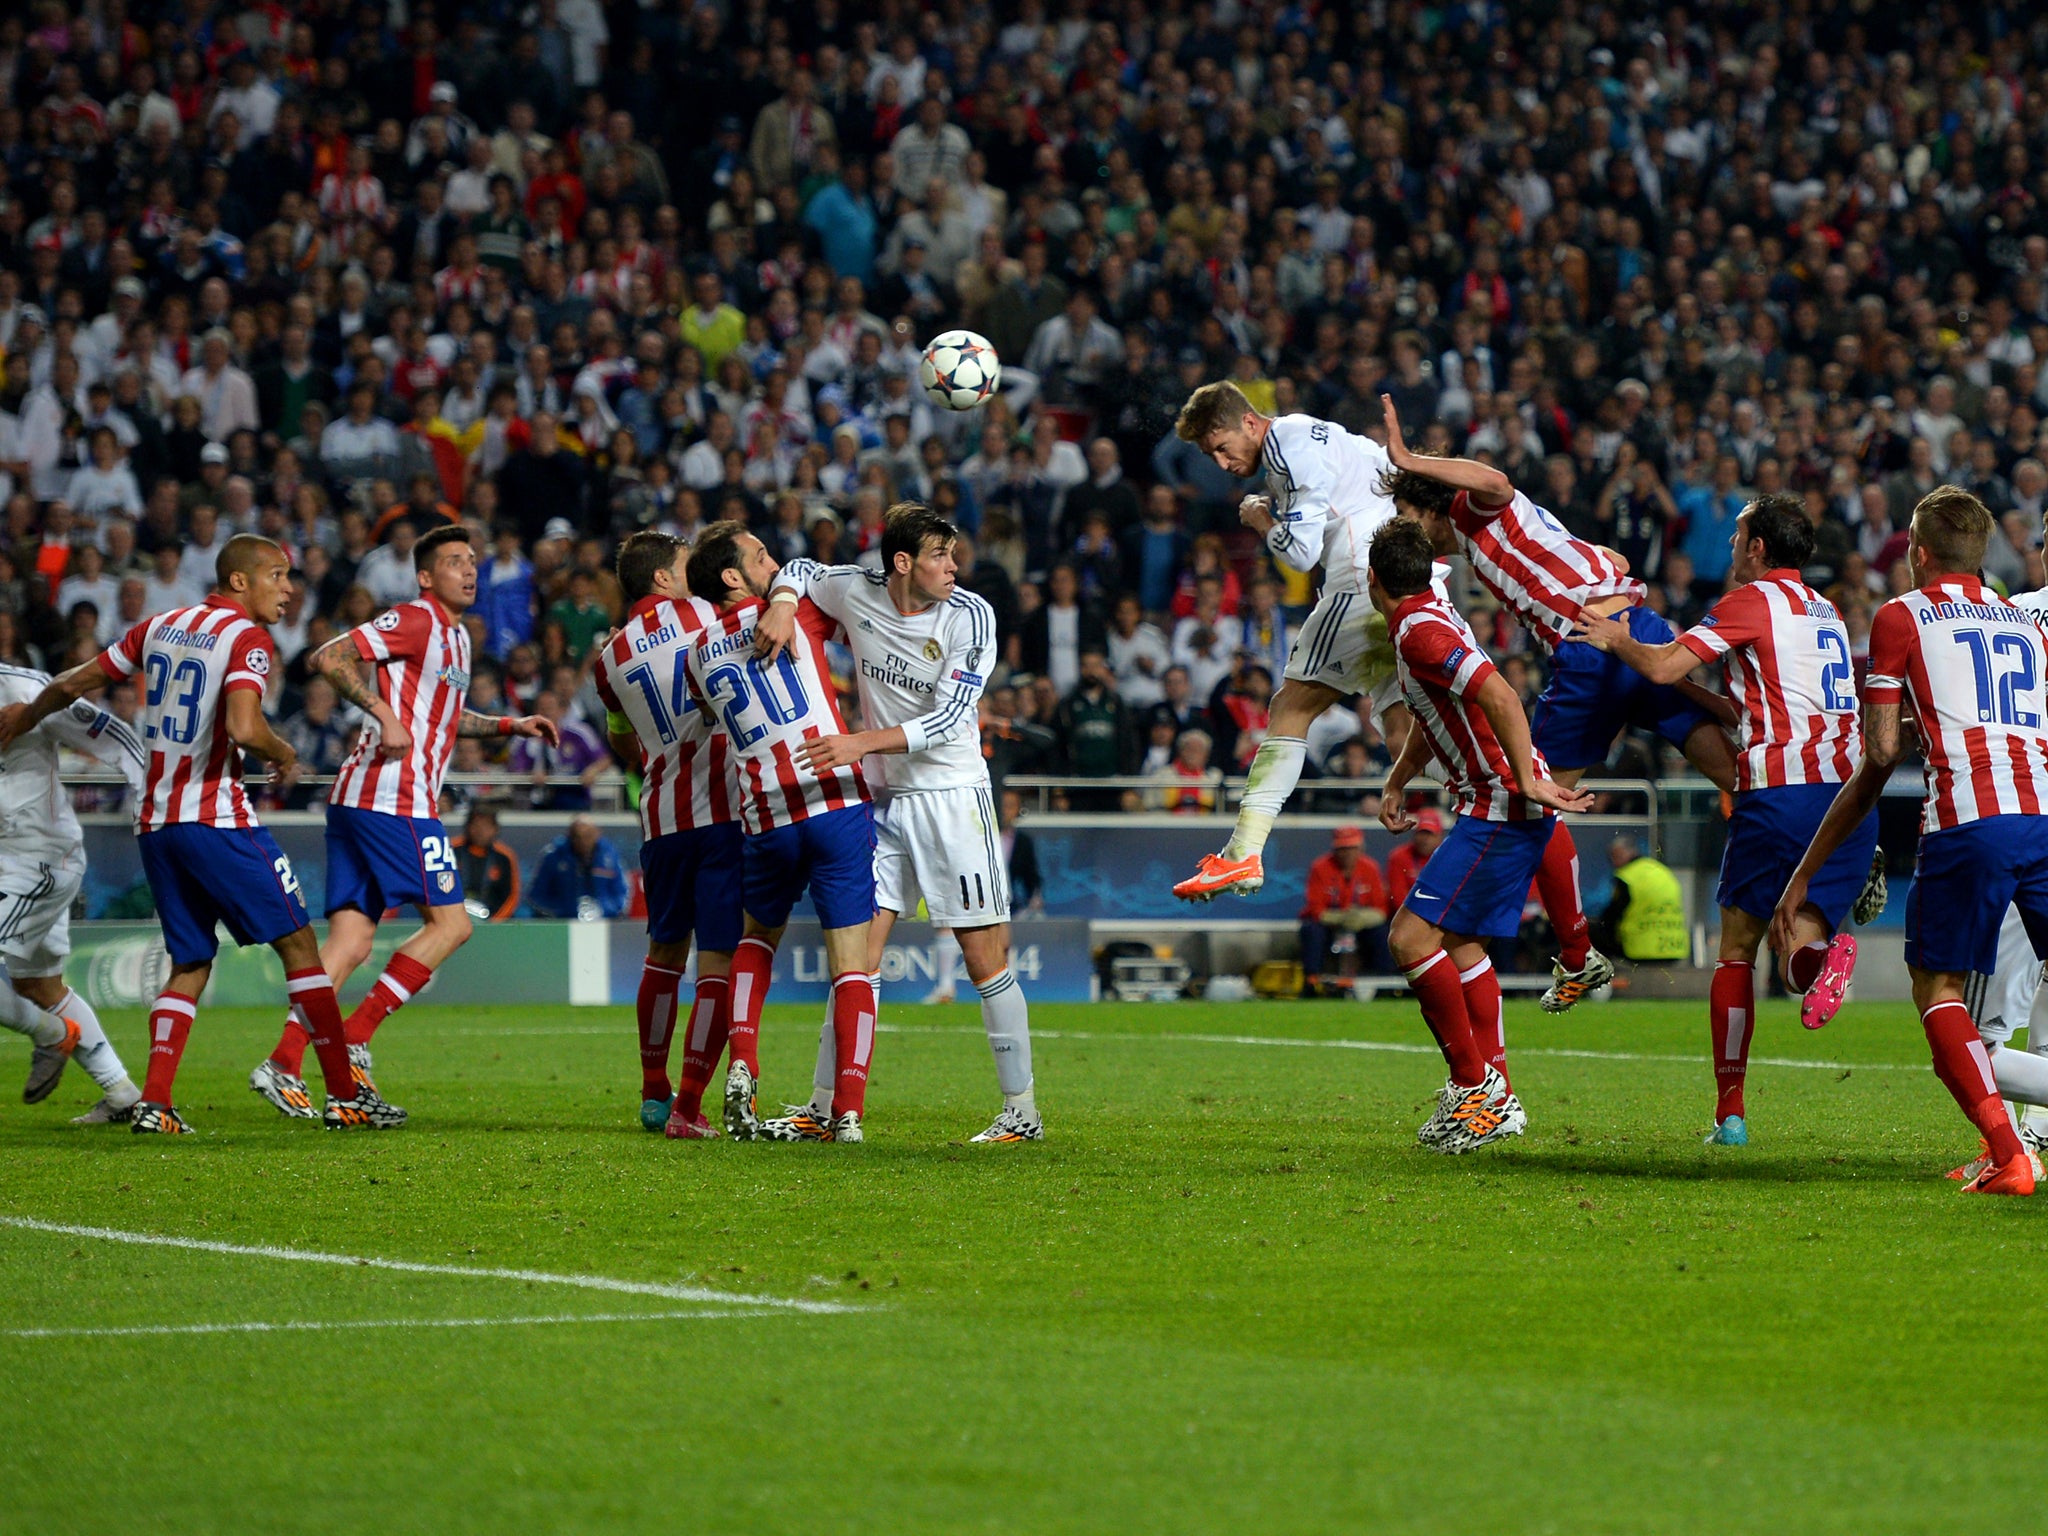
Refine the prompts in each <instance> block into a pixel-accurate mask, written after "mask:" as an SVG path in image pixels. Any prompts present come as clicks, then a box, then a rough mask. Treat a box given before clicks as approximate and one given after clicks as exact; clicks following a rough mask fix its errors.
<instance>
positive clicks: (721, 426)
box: [676, 411, 733, 491]
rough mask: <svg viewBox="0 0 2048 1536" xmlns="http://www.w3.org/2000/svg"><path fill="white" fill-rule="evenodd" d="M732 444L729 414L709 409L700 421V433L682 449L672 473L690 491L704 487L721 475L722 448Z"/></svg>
mask: <svg viewBox="0 0 2048 1536" xmlns="http://www.w3.org/2000/svg"><path fill="white" fill-rule="evenodd" d="M732 446H733V424H732V417H730V416H728V415H727V414H726V413H725V412H724V411H713V412H712V413H711V417H710V419H709V420H708V421H706V422H705V423H704V436H703V438H702V439H701V440H700V441H698V442H694V443H692V444H690V446H689V447H687V448H685V449H684V450H683V453H682V460H681V462H680V463H678V464H677V466H676V473H677V474H678V475H679V476H680V477H681V479H682V482H683V484H685V485H687V486H688V487H689V488H690V489H691V490H693V491H708V490H710V489H712V488H713V487H714V486H716V485H718V484H720V483H721V482H723V481H724V479H725V455H726V450H727V449H729V448H731V447H732Z"/></svg>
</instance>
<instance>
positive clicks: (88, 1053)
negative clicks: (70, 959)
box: [23, 976, 142, 1125]
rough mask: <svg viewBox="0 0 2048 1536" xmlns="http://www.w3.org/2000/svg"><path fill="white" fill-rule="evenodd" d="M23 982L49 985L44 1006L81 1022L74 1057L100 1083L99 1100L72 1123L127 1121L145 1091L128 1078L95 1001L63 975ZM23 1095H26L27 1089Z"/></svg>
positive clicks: (111, 1123)
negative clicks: (65, 983)
mask: <svg viewBox="0 0 2048 1536" xmlns="http://www.w3.org/2000/svg"><path fill="white" fill-rule="evenodd" d="M24 985H25V986H27V987H29V988H31V989H35V988H39V987H47V988H48V994H46V997H47V1000H46V1002H45V1006H47V1007H48V1008H49V1010H50V1012H52V1013H54V1014H56V1015H57V1016H58V1017H59V1018H64V1019H69V1020H71V1021H72V1022H73V1023H75V1024H77V1025H78V1048H77V1050H76V1051H75V1052H73V1054H72V1059H73V1060H75V1061H76V1062H77V1063H78V1065H79V1066H81V1067H83V1068H84V1069H85V1073H86V1075H87V1076H88V1077H90V1078H91V1079H92V1080H93V1082H95V1083H96V1084H98V1085H99V1089H100V1099H99V1102H98V1103H96V1104H94V1105H93V1107H92V1108H91V1109H89V1110H87V1111H86V1112H85V1113H84V1114H82V1115H79V1116H76V1117H75V1118H74V1119H73V1120H72V1122H71V1123H72V1124H73V1125H113V1124H117V1123H120V1122H122V1121H125V1120H127V1118H128V1114H129V1111H131V1110H132V1109H134V1107H135V1105H136V1103H137V1102H138V1101H139V1100H140V1099H141V1098H142V1090H141V1089H140V1088H138V1087H136V1086H135V1084H134V1083H133V1082H131V1081H130V1080H129V1077H128V1068H127V1067H126V1066H124V1065H123V1064H122V1061H121V1055H120V1053H119V1052H118V1051H116V1050H115V1049H114V1043H113V1042H112V1041H111V1040H109V1039H108V1038H107V1032H106V1029H105V1028H104V1027H103V1026H102V1025H101V1023H100V1019H99V1015H98V1014H97V1013H95V1012H94V1011H93V1007H92V1004H90V1003H88V1002H87V1001H86V1000H85V999H84V998H82V997H80V996H79V995H78V994H77V993H76V992H74V991H73V990H72V989H71V988H69V987H67V986H65V985H64V981H63V978H62V977H58V976H53V977H47V978H30V979H25V981H24ZM43 1054H44V1053H43V1052H42V1051H41V1050H40V1049H39V1050H38V1051H37V1052H36V1055H37V1056H38V1057H40V1056H42V1055H43ZM60 1059H61V1058H60ZM60 1070H61V1069H60ZM52 1086H55V1084H54V1081H53V1083H52ZM46 1091H47V1090H46ZM23 1097H24V1098H26V1097H27V1094H26V1092H24V1094H23Z"/></svg>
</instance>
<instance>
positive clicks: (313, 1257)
mask: <svg viewBox="0 0 2048 1536" xmlns="http://www.w3.org/2000/svg"><path fill="white" fill-rule="evenodd" d="M0 1226H5V1227H16V1228H19V1229H20V1230H22V1231H24V1232H51V1233H56V1234H58V1235H59V1236H63V1237H90V1238H97V1239H98V1240H100V1241H101V1242H108V1243H134V1244H137V1245H139V1246H142V1247H145V1248H182V1249H185V1250H186V1251H188V1252H191V1253H219V1254H226V1255H228V1256H229V1257H232V1258H238V1259H284V1260H289V1261H291V1262H294V1263H299V1264H341V1265H347V1266H351V1267H354V1268H358V1269H386V1270H395V1271H397V1272H398V1273H400V1274H407V1275H454V1276H457V1277H458V1278H461V1279H464V1280H521V1281H524V1282H526V1283H527V1284H529V1285H567V1286H574V1287H575V1288H577V1289H578V1290H585V1291H610V1292H612V1293H614V1294H616V1295H621V1296H660V1297H662V1298H664V1299H665V1300H668V1301H702V1302H709V1303H712V1304H714V1305H718V1306H728V1307H762V1308H771V1309H774V1310H776V1311H783V1312H808V1313H827V1312H859V1311H863V1310H865V1309H864V1308H861V1307H853V1306H847V1305H845V1304H844V1303H842V1302H836V1301H803V1300H798V1299H796V1298H794V1297H786V1296H748V1295H741V1294H737V1293H735V1292H732V1291H717V1290H713V1289H711V1288H710V1287H709V1286H702V1285H664V1284H662V1283H661V1282H659V1281H653V1280H614V1279H612V1278H610V1277H609V1276H607V1275H555V1274H549V1273H547V1272H546V1271H545V1270H538V1269H477V1268H471V1267H468V1266H465V1265H461V1264H418V1263H414V1262H412V1261H411V1260H408V1259H377V1258H360V1257H357V1256H356V1255H353V1254H346V1253H321V1252H318V1251H317V1250H314V1249H310V1248H270V1247H255V1246H250V1245H246V1244H242V1243H216V1242H208V1241H205V1240H203V1239H200V1238H196V1237H164V1236H161V1235H159V1234H157V1233H154V1232H121V1231H117V1230H116V1229H114V1228H112V1227H78V1226H72V1225H69V1224H68V1223H65V1222H57V1221H38V1220H36V1219H35V1218H34V1217H32V1216H0Z"/></svg>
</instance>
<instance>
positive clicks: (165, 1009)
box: [142, 992, 199, 1104]
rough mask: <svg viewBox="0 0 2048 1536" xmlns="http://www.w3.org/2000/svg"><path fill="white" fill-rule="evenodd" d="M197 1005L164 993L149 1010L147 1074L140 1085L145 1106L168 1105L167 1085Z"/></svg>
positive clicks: (176, 1071) (189, 1030) (175, 1067)
mask: <svg viewBox="0 0 2048 1536" xmlns="http://www.w3.org/2000/svg"><path fill="white" fill-rule="evenodd" d="M198 1011H199V1010H198V1006H197V1005H196V1004H195V1003H194V1002H193V1001H192V999H191V998H189V997H180V996H179V995H178V994H177V993H175V992H165V993H162V994H160V995H159V996H158V997H157V1000H156V1003H155V1005H154V1006H153V1007H152V1008H151V1009H150V1010H149V1074H148V1076H147V1078H146V1079H145V1080H144V1082H143V1084H142V1099H143V1102H144V1103H146V1104H168V1103H170V1102H171V1083H172V1082H173V1081H174V1080H175V1079H176V1077H177V1075H178V1059H179V1058H180V1057H181V1056H183V1055H184V1054H185V1037H186V1036H187V1035H189V1034H191V1033H192V1016H193V1015H194V1014H195V1013H197V1012H198Z"/></svg>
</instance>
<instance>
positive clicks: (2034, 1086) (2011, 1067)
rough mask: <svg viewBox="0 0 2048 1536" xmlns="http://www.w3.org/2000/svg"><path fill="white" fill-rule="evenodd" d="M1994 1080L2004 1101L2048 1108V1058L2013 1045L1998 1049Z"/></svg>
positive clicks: (1993, 1056) (1994, 1058)
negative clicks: (2008, 1100) (2009, 1100)
mask: <svg viewBox="0 0 2048 1536" xmlns="http://www.w3.org/2000/svg"><path fill="white" fill-rule="evenodd" d="M1991 1076H1992V1079H1993V1080H1994V1081H1995V1082H1996V1083H1997V1084H1998V1096H1999V1097H2000V1098H2002V1099H2012V1100H2014V1101H2016V1102H2018V1103H2021V1104H2041V1105H2048V1056H2036V1055H2035V1054H2034V1053H2033V1052H2032V1051H2022V1050H2016V1049H2015V1048H2014V1047H2012V1046H2010V1045H2000V1046H1996V1047H1994V1048H1993V1049H1992V1052H1991Z"/></svg>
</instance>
